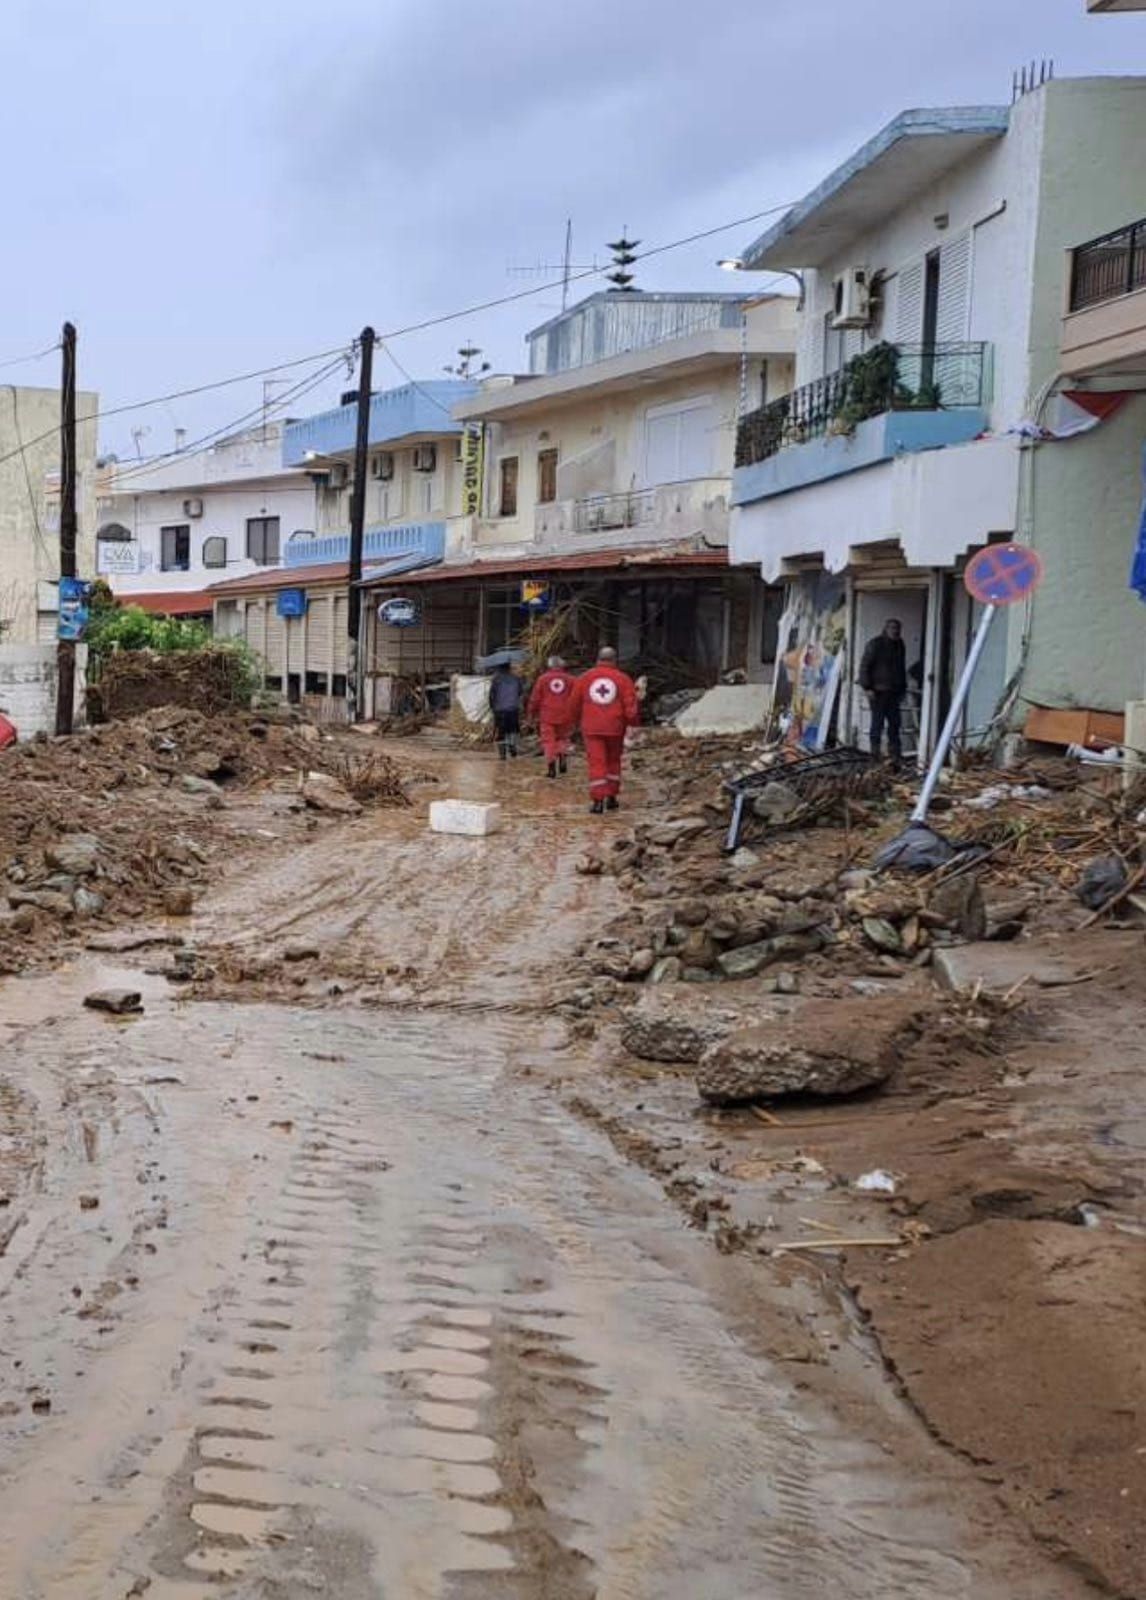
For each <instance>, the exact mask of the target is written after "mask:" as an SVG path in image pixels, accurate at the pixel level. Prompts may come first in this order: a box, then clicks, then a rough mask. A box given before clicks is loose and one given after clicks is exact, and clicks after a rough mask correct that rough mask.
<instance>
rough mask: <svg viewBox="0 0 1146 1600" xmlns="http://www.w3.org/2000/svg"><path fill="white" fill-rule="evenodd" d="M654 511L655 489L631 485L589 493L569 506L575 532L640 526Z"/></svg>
mask: <svg viewBox="0 0 1146 1600" xmlns="http://www.w3.org/2000/svg"><path fill="white" fill-rule="evenodd" d="M655 515H656V490H655V489H634V490H629V491H628V492H626V493H623V494H593V495H588V496H586V498H585V499H583V500H577V501H576V502H575V503H574V506H573V527H574V530H575V531H576V532H577V533H603V532H605V531H606V530H607V529H610V528H640V527H644V526H645V525H647V524H648V523H650V522H652V521H653V519H654V517H655Z"/></svg>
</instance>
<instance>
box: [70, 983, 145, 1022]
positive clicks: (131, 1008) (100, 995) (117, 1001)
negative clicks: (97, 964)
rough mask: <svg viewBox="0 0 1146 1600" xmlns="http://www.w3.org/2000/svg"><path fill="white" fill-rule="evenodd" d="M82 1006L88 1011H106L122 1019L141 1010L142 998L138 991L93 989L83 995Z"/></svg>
mask: <svg viewBox="0 0 1146 1600" xmlns="http://www.w3.org/2000/svg"><path fill="white" fill-rule="evenodd" d="M84 1005H85V1006H87V1008H88V1010H89V1011H108V1012H110V1013H111V1014H112V1015H113V1016H116V1017H122V1016H129V1015H132V1014H135V1013H138V1012H140V1011H142V1010H143V996H142V995H141V994H140V992H139V990H138V989H93V990H92V992H91V993H90V994H85V995H84Z"/></svg>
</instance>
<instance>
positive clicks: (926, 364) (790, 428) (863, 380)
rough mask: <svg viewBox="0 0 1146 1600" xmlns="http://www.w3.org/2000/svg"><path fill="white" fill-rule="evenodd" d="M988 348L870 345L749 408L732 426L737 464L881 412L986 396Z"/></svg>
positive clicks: (940, 407) (851, 427) (966, 402)
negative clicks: (754, 408)
mask: <svg viewBox="0 0 1146 1600" xmlns="http://www.w3.org/2000/svg"><path fill="white" fill-rule="evenodd" d="M986 378H987V346H986V345H985V344H980V343H971V344H936V345H908V344H877V345H873V346H872V348H871V349H870V350H865V351H864V352H863V353H862V355H858V356H853V358H852V359H851V360H850V361H849V362H847V364H846V365H845V366H843V367H841V368H840V370H839V371H838V372H831V373H829V374H828V375H827V376H826V377H823V378H817V379H816V380H815V382H813V383H806V384H803V385H802V386H801V387H800V388H799V389H793V390H792V392H791V394H786V395H781V397H780V398H779V399H778V400H773V401H771V402H770V403H769V404H768V405H766V406H761V407H760V409H759V410H758V411H750V412H749V413H748V414H747V415H746V416H744V417H742V418H741V419H740V425H739V427H738V428H737V431H736V465H737V466H738V467H751V466H755V465H756V463H757V462H759V461H767V460H768V459H769V458H770V457H771V456H774V455H776V454H777V452H778V451H780V450H783V449H785V448H786V447H787V446H789V445H796V444H805V443H807V441H808V440H810V439H821V438H823V437H824V436H825V435H827V434H845V435H846V434H850V433H854V432H855V429H856V428H857V427H858V425H859V424H860V423H861V422H866V421H867V420H868V419H869V418H870V417H879V416H882V415H883V414H884V413H885V412H888V411H945V410H949V409H952V408H955V407H966V406H981V405H983V404H984V403H985V400H986Z"/></svg>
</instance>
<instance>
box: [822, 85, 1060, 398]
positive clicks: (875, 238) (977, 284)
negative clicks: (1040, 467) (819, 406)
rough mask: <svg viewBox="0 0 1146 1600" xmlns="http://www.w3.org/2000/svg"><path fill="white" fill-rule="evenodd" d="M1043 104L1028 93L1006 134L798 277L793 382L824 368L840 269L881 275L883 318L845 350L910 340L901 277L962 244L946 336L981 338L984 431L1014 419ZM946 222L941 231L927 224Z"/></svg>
mask: <svg viewBox="0 0 1146 1600" xmlns="http://www.w3.org/2000/svg"><path fill="white" fill-rule="evenodd" d="M1044 106H1045V100H1044V98H1043V96H1041V95H1030V96H1028V97H1027V98H1026V99H1024V100H1022V101H1020V102H1019V103H1018V104H1017V105H1016V106H1015V107H1014V108H1013V111H1012V115H1011V126H1010V131H1009V132H1008V133H1007V134H1006V135H1005V136H1004V137H1003V138H1001V139H999V140H997V141H995V142H994V143H992V144H991V145H989V146H987V148H986V149H984V150H982V151H979V152H977V153H975V154H974V155H972V156H970V157H968V158H967V160H965V161H963V162H961V163H960V164H959V165H957V166H956V167H954V168H952V169H951V170H950V171H949V172H947V173H946V174H945V175H944V176H943V177H941V178H940V179H938V180H937V181H936V182H934V183H932V184H931V185H929V186H928V187H927V188H926V189H925V190H923V191H922V192H921V193H920V194H917V195H915V196H914V197H913V198H911V199H910V200H908V201H907V203H906V204H905V205H903V206H902V207H901V208H900V209H899V210H898V211H897V212H896V213H895V214H894V215H892V216H890V217H888V218H886V219H885V220H883V221H881V222H880V223H879V224H878V226H876V227H874V228H872V229H871V230H870V231H868V232H865V233H861V234H859V235H857V237H856V238H855V239H854V241H853V242H852V243H850V244H849V245H848V246H847V248H846V249H845V250H844V251H842V252H841V253H840V255H839V256H838V257H837V258H836V259H835V260H833V261H831V262H828V263H825V264H824V265H823V266H822V267H821V268H820V269H819V270H817V271H814V272H809V273H808V274H807V303H806V307H805V312H804V317H803V320H802V323H801V329H800V343H799V348H798V355H797V374H796V378H797V383H800V384H803V383H807V382H809V381H810V380H811V379H813V378H817V377H819V376H821V374H822V373H823V371H824V319H825V317H826V315H827V313H828V311H829V310H830V309H831V304H832V284H833V280H834V278H835V276H836V274H837V273H839V272H842V271H843V270H844V269H845V268H846V267H849V266H865V267H867V268H868V269H869V270H870V271H871V272H873V273H876V272H880V273H883V274H884V275H885V282H884V290H883V294H884V312H883V316H882V319H881V321H880V323H879V324H878V326H876V327H873V328H872V329H870V330H869V331H867V332H866V333H860V332H856V333H854V334H853V335H852V336H851V337H852V341H853V343H854V347H855V349H856V350H857V351H858V349H860V348H866V347H867V346H869V345H871V344H875V343H878V342H879V341H880V340H881V339H888V340H891V341H892V342H893V343H894V342H902V343H916V344H917V343H919V342H920V339H921V336H922V320H921V319H922V312H921V311H920V320H919V323H918V325H915V324H914V323H913V324H911V325H909V326H905V325H903V324H902V323H901V322H900V320H899V313H900V290H901V286H902V283H903V280H904V278H905V276H906V273H907V271H908V270H909V269H911V268H913V267H918V266H919V264H920V263H921V262H922V261H923V258H924V257H925V256H926V255H927V253H928V252H929V251H931V250H943V249H947V250H950V249H951V247H952V245H953V244H955V243H956V242H957V241H959V240H961V239H962V238H963V237H964V236H967V238H968V240H969V250H970V263H969V290H968V296H967V312H966V318H965V321H964V323H963V326H962V328H961V329H959V330H958V331H955V330H952V331H951V332H950V333H949V334H948V339H949V340H954V341H957V340H962V339H969V340H985V341H987V342H988V343H990V345H991V346H992V356H993V366H994V392H993V400H992V404H991V408H990V411H991V420H992V425H993V426H994V427H997V428H1006V427H1010V426H1012V425H1013V424H1014V423H1015V422H1017V421H1019V420H1020V418H1021V417H1022V415H1023V413H1024V409H1025V401H1026V393H1027V364H1026V356H1027V325H1028V321H1029V304H1030V282H1031V275H1032V263H1033V257H1034V241H1035V221H1036V206H1037V198H1038V170H1039V160H1040V151H1041V141H1042V129H1043V117H1044ZM942 217H946V218H947V219H948V220H947V225H946V227H940V226H939V225H938V224H937V222H936V218H942Z"/></svg>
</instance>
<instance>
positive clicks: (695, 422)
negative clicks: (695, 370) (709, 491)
mask: <svg viewBox="0 0 1146 1600" xmlns="http://www.w3.org/2000/svg"><path fill="white" fill-rule="evenodd" d="M718 426H719V421H718V417H717V411H716V407H715V406H714V405H713V403H712V400H711V399H710V398H709V396H708V395H701V396H698V397H697V398H696V399H695V400H685V401H682V402H680V403H679V404H675V405H669V406H653V407H652V408H651V409H650V410H649V411H648V412H647V413H646V415H645V486H646V487H647V488H652V487H653V486H654V485H655V484H658V483H686V482H688V480H689V479H691V478H707V477H709V476H710V475H711V473H712V460H713V446H714V443H715V440H716V435H717V429H718Z"/></svg>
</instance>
